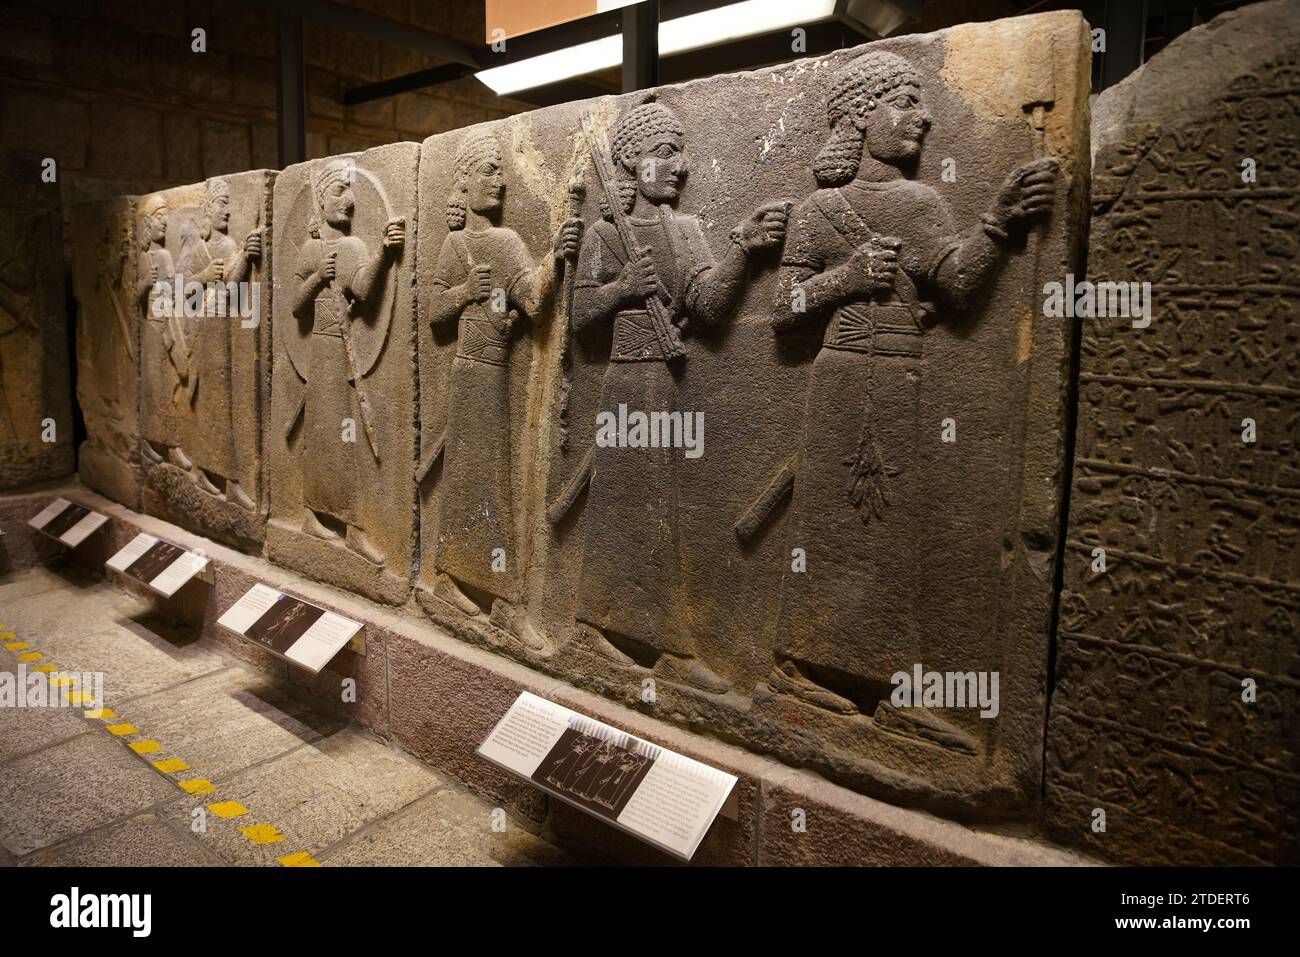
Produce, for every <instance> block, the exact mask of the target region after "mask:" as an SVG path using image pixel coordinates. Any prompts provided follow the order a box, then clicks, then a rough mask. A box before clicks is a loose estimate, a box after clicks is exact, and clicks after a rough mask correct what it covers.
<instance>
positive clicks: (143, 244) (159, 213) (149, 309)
mask: <svg viewBox="0 0 1300 957" xmlns="http://www.w3.org/2000/svg"><path fill="white" fill-rule="evenodd" d="M169 212H170V210H169V209H168V207H167V201H166V200H165V199H163V198H162V197H161V196H156V195H155V196H152V197H150V198H149V199H146V200H145V201H144V203H143V205H142V208H141V210H140V221H139V227H138V228H139V237H140V239H139V245H140V256H139V260H138V261H137V264H136V287H135V296H136V303H137V305H138V306H139V307H140V308H142V309H143V310H144V323H143V325H142V326H141V331H140V434H141V437H142V439H143V441H142V442H141V444H140V450H141V452H142V453H143V454H144V456H145V458H146V460H148V461H149V462H153V463H155V464H157V463H161V462H163V461H168V462H171V464H172V465H175V466H176V467H178V468H180V469H183V470H184V471H185V472H186V473H187V475H188V476H189V478H190V480H191V481H197V477H196V476H195V474H194V463H193V462H191V461H190V458H189V456H187V455H186V454H185V452H184V450H183V449H182V448H181V420H180V409H181V407H182V403H183V402H184V401H185V399H186V395H187V390H188V383H189V377H190V360H191V358H192V352H191V344H190V341H189V338H188V336H187V335H186V330H185V325H184V321H183V317H181V316H177V315H175V314H174V313H173V310H172V307H171V302H172V301H173V300H172V299H171V297H170V292H171V289H170V287H171V285H172V284H173V283H174V282H175V281H176V269H175V266H174V264H173V262H172V254H171V253H170V252H169V251H168V250H167V249H166V248H165V246H164V244H165V243H166V241H167V217H168V214H169Z"/></svg>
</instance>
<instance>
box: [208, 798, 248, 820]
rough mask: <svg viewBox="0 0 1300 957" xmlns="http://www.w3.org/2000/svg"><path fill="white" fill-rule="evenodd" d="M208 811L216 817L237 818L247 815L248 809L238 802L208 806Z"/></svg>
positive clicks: (225, 802)
mask: <svg viewBox="0 0 1300 957" xmlns="http://www.w3.org/2000/svg"><path fill="white" fill-rule="evenodd" d="M208 810H209V811H211V812H212V813H213V814H215V815H216V816H217V817H239V816H240V815H241V814H247V813H248V808H246V807H244V805H242V804H240V803H239V802H238V801H220V802H218V803H216V804H209V805H208Z"/></svg>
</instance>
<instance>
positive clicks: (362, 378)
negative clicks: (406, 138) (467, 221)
mask: <svg viewBox="0 0 1300 957" xmlns="http://www.w3.org/2000/svg"><path fill="white" fill-rule="evenodd" d="M418 156H419V146H418V145H416V144H414V143H397V144H394V145H391V146H383V147H377V148H375V149H372V150H367V151H366V152H364V153H360V154H355V155H348V156H341V157H333V158H330V159H328V160H317V161H313V162H310V163H303V164H300V165H298V166H291V167H289V168H288V169H287V170H285V171H284V172H282V173H281V174H280V175H279V177H278V178H277V179H276V184H275V244H274V246H275V261H276V295H275V297H274V329H275V335H274V340H275V346H274V355H275V359H274V372H273V376H274V379H273V385H272V392H273V395H272V403H271V420H270V422H269V423H268V429H267V431H268V434H267V444H268V461H269V465H270V480H271V487H272V490H273V494H272V498H271V519H272V521H271V526H270V528H269V529H268V532H267V553H268V555H269V556H270V557H271V558H272V559H273V560H275V561H277V562H279V563H280V564H283V565H286V566H288V567H291V568H294V569H296V570H298V571H301V572H304V573H306V574H308V575H310V576H312V577H313V578H317V579H320V580H322V581H328V582H332V583H334V584H338V585H342V586H343V587H346V588H350V589H352V590H354V591H358V592H360V593H362V594H365V595H368V596H369V597H371V598H374V599H376V600H379V601H385V602H388V603H390V604H400V603H401V602H402V601H404V600H405V598H406V595H407V591H408V588H409V582H410V578H411V572H412V561H413V556H412V540H413V538H414V529H415V516H414V509H413V507H412V503H413V501H414V495H415V493H414V489H413V488H412V485H413V482H412V471H413V461H414V456H415V452H414V446H415V429H414V423H415V411H414V410H415V375H414V341H413V333H414V329H413V321H414V305H413V302H412V290H411V285H412V275H413V262H414V255H415V248H414V247H415V219H416V216H415V186H416V183H415V178H416V168H417V161H418ZM331 275H332V278H331Z"/></svg>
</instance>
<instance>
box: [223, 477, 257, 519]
mask: <svg viewBox="0 0 1300 957" xmlns="http://www.w3.org/2000/svg"><path fill="white" fill-rule="evenodd" d="M226 501H228V502H234V503H235V504H236V505H238V506H239V507H240V508H242V509H246V510H248V511H250V512H255V511H257V503H256V502H254V501H253V500H252V499H251V498H249V497H248V493H247V492H245V491H244V487H243V486H242V485H240V484H239V483H238V482H236V481H235V480H234V479H230V480H229V481H227V482H226Z"/></svg>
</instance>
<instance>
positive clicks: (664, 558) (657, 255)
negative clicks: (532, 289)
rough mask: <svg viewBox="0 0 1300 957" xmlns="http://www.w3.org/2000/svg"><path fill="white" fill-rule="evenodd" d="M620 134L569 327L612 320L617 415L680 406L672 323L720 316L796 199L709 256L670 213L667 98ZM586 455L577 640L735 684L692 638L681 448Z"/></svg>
mask: <svg viewBox="0 0 1300 957" xmlns="http://www.w3.org/2000/svg"><path fill="white" fill-rule="evenodd" d="M612 132H613V138H612V143H611V146H610V152H611V156H612V159H613V164H612V165H613V168H614V176H615V177H616V183H615V184H614V185H615V186H616V189H617V195H616V196H608V197H606V199H605V200H602V211H603V212H604V213H605V215H604V218H602V219H601V221H600V222H598V223H596V224H595V226H593V227H592V228H591V229H590V230H588V232H587V233H586V235H585V236H584V237H583V240H582V248H581V252H580V253H579V257H578V268H577V271H576V279H575V283H574V300H573V315H572V323H573V328H574V329H575V330H576V331H581V330H583V329H586V328H590V327H596V326H601V325H604V324H607V323H612V324H613V347H612V350H611V354H610V360H609V364H608V366H607V367H606V370H605V376H604V382H603V385H602V388H601V398H600V406H599V408H600V409H601V410H603V411H607V412H613V413H617V410H618V408H619V406H620V405H621V404H622V405H626V406H627V408H628V409H630V410H641V411H643V412H646V413H649V412H652V411H653V412H661V411H662V412H668V413H670V414H671V413H674V412H676V413H681V412H682V411H683V410H682V401H681V385H680V381H681V377H682V376H683V375H684V374H685V372H684V369H683V368H682V360H681V359H680V358H674V357H673V355H671V354H669V350H671V351H673V352H677V351H680V350H681V348H682V347H681V345H680V342H679V339H678V330H679V329H680V328H682V327H684V326H685V325H686V324H687V322H688V321H693V322H695V323H696V324H698V325H699V326H703V327H709V326H717V325H718V324H720V323H722V322H724V321H725V320H726V318H727V317H728V316H729V315H730V314H731V312H732V311H733V310H734V308H735V306H736V303H737V301H738V300H739V298H740V294H741V291H742V289H743V287H744V283H745V276H746V269H747V265H748V263H749V260H750V257H751V256H753V255H754V254H755V253H757V252H759V251H760V250H765V249H770V248H773V247H775V246H778V245H779V244H780V243H781V241H782V240H783V238H784V234H785V221H786V211H787V208H788V207H787V204H785V203H771V204H767V205H764V206H761V207H759V208H758V209H757V210H756V211H755V212H754V213H752V214H751V215H749V216H746V217H745V218H744V219H742V220H741V221H740V223H739V224H738V225H737V226H736V227H735V228H734V229H733V230H732V231H731V241H730V244H729V245H728V246H727V251H726V253H725V254H723V255H722V256H721V257H720V258H715V256H714V254H713V251H712V250H711V249H710V247H709V244H708V241H707V240H706V239H705V237H704V230H703V228H702V227H701V225H700V221H699V219H698V218H697V217H695V216H692V215H688V214H683V213H679V212H677V211H676V210H675V209H674V207H675V206H676V205H677V202H678V198H679V196H680V194H681V190H682V186H683V184H684V181H685V179H686V176H687V171H688V162H687V155H686V137H685V133H684V131H683V129H682V124H681V121H680V120H679V119H678V117H677V115H676V114H675V113H673V111H672V110H670V109H668V108H667V107H666V106H664V105H663V104H661V103H656V102H646V103H642V104H640V105H637V106H635V107H633V108H631V109H629V110H628V111H627V112H625V113H624V114H623V116H622V117H620V118H619V120H618V122H617V123H616V124H615V126H614V129H613V131H612ZM613 204H618V205H619V206H620V208H618V209H613V208H612V205H613ZM616 216H624V217H626V222H625V223H624V224H623V225H624V227H625V228H626V229H627V230H628V232H629V233H630V235H631V236H632V237H633V242H634V243H635V246H636V247H637V248H635V249H627V248H626V246H625V244H624V241H623V239H622V238H621V237H620V232H619V228H618V224H616V222H615V221H614V218H615V217H616ZM652 300H657V301H652ZM665 318H666V320H667V323H668V328H667V329H665V328H664V323H663V320H664V319H665ZM666 346H667V348H666ZM592 462H593V465H592V469H591V477H590V483H591V484H590V493H589V497H588V502H587V505H586V514H585V530H584V534H585V541H584V545H583V557H582V570H581V575H580V579H579V582H578V593H577V606H576V618H577V621H578V627H577V628H576V629H575V633H574V641H575V642H577V643H579V644H580V645H585V646H586V647H588V648H589V649H590V650H594V651H596V652H597V653H599V654H602V655H604V656H606V657H608V658H611V659H613V660H616V661H620V662H623V663H630V661H631V660H632V659H631V658H629V656H628V655H625V654H624V653H623V650H622V649H620V647H619V645H622V646H623V648H625V649H627V650H628V651H631V652H633V653H634V654H635V653H638V652H639V653H648V655H650V656H653V661H654V663H653V668H654V670H655V672H656V673H657V674H659V675H661V676H663V677H667V678H671V679H672V680H675V681H679V682H682V683H685V684H689V685H692V686H694V687H697V688H701V689H703V690H706V691H710V692H714V693H721V692H724V691H725V690H726V689H727V687H728V682H727V681H726V680H725V679H724V678H723V677H722V676H720V675H718V674H716V673H715V672H714V671H713V670H712V669H710V668H709V667H708V666H707V665H705V664H704V663H703V662H702V661H700V659H699V656H698V654H697V650H696V642H695V638H694V636H693V635H692V633H691V625H690V621H691V614H690V607H689V597H688V595H687V594H686V586H685V582H684V581H683V576H682V556H681V535H680V524H681V521H682V518H681V514H680V509H681V503H680V501H679V489H680V487H681V483H680V480H679V478H680V473H681V470H682V468H683V465H682V463H683V452H682V450H681V449H673V448H620V447H617V446H615V445H612V444H611V445H606V446H603V447H602V446H599V445H598V446H597V447H596V448H595V449H594V453H593V457H592Z"/></svg>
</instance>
